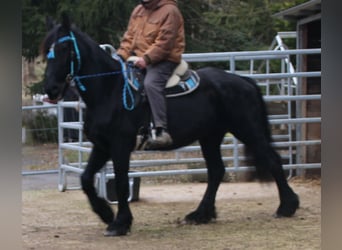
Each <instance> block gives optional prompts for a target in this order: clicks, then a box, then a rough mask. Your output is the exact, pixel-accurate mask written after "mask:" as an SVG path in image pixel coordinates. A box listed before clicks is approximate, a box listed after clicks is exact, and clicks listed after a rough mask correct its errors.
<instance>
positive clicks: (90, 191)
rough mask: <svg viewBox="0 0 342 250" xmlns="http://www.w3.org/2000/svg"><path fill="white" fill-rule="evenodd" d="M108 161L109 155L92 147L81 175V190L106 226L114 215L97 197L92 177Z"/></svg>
mask: <svg viewBox="0 0 342 250" xmlns="http://www.w3.org/2000/svg"><path fill="white" fill-rule="evenodd" d="M108 159H109V155H108V154H107V153H106V152H103V151H102V150H100V149H99V148H98V147H97V146H96V145H94V147H93V149H92V151H91V154H90V157H89V160H88V165H87V167H86V169H85V170H84V172H83V173H82V175H81V185H82V189H83V191H84V193H85V194H86V195H87V197H88V200H89V203H90V205H91V208H92V210H93V211H94V212H95V213H96V214H97V215H98V216H99V217H100V218H101V220H102V221H103V222H104V223H106V224H110V223H111V222H113V220H114V213H113V210H112V209H111V207H110V206H109V205H108V202H107V201H106V200H105V199H103V198H100V197H99V196H98V195H97V192H96V189H95V186H94V176H95V174H96V173H97V172H98V171H99V170H100V169H101V168H102V167H103V166H104V165H105V164H106V162H107V160H108Z"/></svg>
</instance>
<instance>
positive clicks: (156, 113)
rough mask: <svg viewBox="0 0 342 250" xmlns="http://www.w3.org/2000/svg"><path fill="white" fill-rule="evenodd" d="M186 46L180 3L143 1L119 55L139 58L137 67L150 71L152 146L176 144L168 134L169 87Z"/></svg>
mask: <svg viewBox="0 0 342 250" xmlns="http://www.w3.org/2000/svg"><path fill="white" fill-rule="evenodd" d="M184 47H185V37H184V20H183V17H182V14H181V12H180V10H179V9H178V6H177V0H140V4H139V5H138V6H136V7H135V9H134V10H133V12H132V14H131V17H130V20H129V23H128V27H127V31H126V32H125V34H124V36H123V38H122V40H121V44H120V47H119V49H118V50H117V54H118V55H120V56H121V57H122V58H123V59H124V60H126V59H127V58H128V57H129V56H132V55H136V56H137V57H138V59H137V60H136V62H135V66H137V67H138V68H140V69H144V70H146V75H145V80H144V89H145V93H146V95H147V98H148V101H149V103H150V106H151V111H152V117H153V120H154V125H155V128H156V138H155V140H153V141H152V143H153V144H154V145H155V146H157V147H165V146H169V145H170V144H172V138H171V136H170V134H169V133H168V131H167V113H166V98H165V94H164V89H165V85H166V83H167V80H168V79H169V77H170V76H171V74H172V72H173V70H174V69H175V68H176V66H177V65H178V64H179V63H180V61H181V56H182V53H183V52H184Z"/></svg>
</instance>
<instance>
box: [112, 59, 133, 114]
mask: <svg viewBox="0 0 342 250" xmlns="http://www.w3.org/2000/svg"><path fill="white" fill-rule="evenodd" d="M113 58H114V59H116V60H118V61H119V62H120V64H121V68H122V75H123V78H124V85H123V90H122V101H123V106H124V108H125V109H126V110H129V111H132V110H133V109H134V106H135V99H134V95H133V92H132V88H131V85H130V84H129V83H128V78H127V69H126V64H125V62H124V61H123V60H122V58H121V57H120V56H118V55H113ZM127 98H129V99H130V104H128V99H127Z"/></svg>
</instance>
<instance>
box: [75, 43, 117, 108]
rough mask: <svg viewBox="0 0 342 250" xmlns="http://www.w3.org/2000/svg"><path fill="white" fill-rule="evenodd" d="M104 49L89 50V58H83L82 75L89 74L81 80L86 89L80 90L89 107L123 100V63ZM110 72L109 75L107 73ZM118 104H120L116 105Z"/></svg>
mask: <svg viewBox="0 0 342 250" xmlns="http://www.w3.org/2000/svg"><path fill="white" fill-rule="evenodd" d="M102 52H103V51H102V49H101V48H99V50H97V49H96V48H95V49H94V48H93V49H92V50H91V51H89V52H88V54H87V55H88V59H83V66H82V69H81V71H80V75H83V76H84V75H85V76H89V75H91V76H92V77H89V78H88V79H87V78H86V79H84V80H81V81H82V84H83V85H84V86H85V88H86V90H85V91H82V90H81V91H80V94H81V97H82V99H83V101H84V102H85V103H86V105H87V106H88V107H92V108H94V107H98V106H103V105H110V106H111V104H112V103H114V102H118V101H120V100H121V98H119V97H120V96H121V94H120V92H121V91H122V82H121V80H120V79H122V76H121V73H120V72H121V65H120V63H119V62H117V61H115V60H113V59H111V58H109V57H107V56H106V55H105V54H104V53H102ZM106 74H109V75H106ZM116 106H118V104H117V105H116Z"/></svg>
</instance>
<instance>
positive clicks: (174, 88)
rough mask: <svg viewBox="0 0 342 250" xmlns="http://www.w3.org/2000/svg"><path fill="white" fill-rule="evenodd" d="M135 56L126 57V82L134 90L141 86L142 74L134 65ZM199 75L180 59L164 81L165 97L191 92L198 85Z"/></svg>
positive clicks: (139, 88)
mask: <svg viewBox="0 0 342 250" xmlns="http://www.w3.org/2000/svg"><path fill="white" fill-rule="evenodd" d="M137 59H138V57H136V56H131V57H129V58H128V59H127V72H128V82H129V84H130V85H131V87H132V88H133V89H135V90H136V91H139V90H141V88H143V86H142V82H143V76H142V75H141V73H139V70H137V69H136V68H135V67H134V64H135V61H136V60H137ZM199 80H200V78H199V76H198V75H197V73H196V72H195V71H194V70H191V69H189V65H188V63H187V62H186V61H185V60H181V62H180V63H179V64H178V66H177V67H176V68H175V70H174V71H173V73H172V75H171V77H170V78H169V80H168V81H167V83H166V86H165V92H166V97H177V96H181V95H186V94H189V93H191V92H193V91H194V90H195V89H196V88H197V87H198V85H199Z"/></svg>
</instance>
